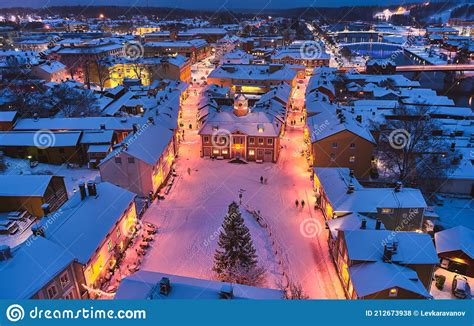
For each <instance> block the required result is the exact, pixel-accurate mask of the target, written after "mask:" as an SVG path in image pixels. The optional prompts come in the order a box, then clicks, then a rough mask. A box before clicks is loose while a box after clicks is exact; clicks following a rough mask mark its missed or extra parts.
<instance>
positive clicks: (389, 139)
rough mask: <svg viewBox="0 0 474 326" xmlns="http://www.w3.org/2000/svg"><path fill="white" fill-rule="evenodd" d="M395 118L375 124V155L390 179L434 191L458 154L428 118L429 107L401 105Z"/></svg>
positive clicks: (434, 122)
mask: <svg viewBox="0 0 474 326" xmlns="http://www.w3.org/2000/svg"><path fill="white" fill-rule="evenodd" d="M393 113H394V116H393V117H392V118H391V119H387V120H385V122H384V123H382V124H379V125H375V126H374V130H375V133H377V134H378V135H379V141H378V146H377V156H378V159H379V161H380V163H381V166H382V167H383V169H384V170H385V171H384V172H386V173H388V174H389V175H390V176H392V177H394V178H396V179H397V180H399V181H402V182H403V183H406V184H414V185H417V186H419V187H421V188H422V189H423V190H425V191H433V190H436V188H437V185H439V184H440V183H442V182H443V181H444V180H445V179H446V178H447V175H448V174H449V171H450V170H451V169H453V168H454V166H455V164H456V158H457V157H458V154H457V152H456V150H455V147H454V146H453V145H452V144H450V143H449V142H448V141H447V140H446V137H444V136H443V135H442V128H441V126H440V125H438V123H437V122H436V120H434V119H432V118H431V113H432V109H431V108H430V107H429V106H423V105H414V106H402V107H399V108H397V109H395V110H394V112H393Z"/></svg>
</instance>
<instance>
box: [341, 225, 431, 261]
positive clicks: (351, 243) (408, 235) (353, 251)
mask: <svg viewBox="0 0 474 326" xmlns="http://www.w3.org/2000/svg"><path fill="white" fill-rule="evenodd" d="M343 232H344V238H345V242H346V246H347V252H348V256H349V259H350V260H352V261H365V262H376V261H382V260H383V255H384V244H386V243H389V242H396V243H397V250H396V251H395V252H394V253H393V254H392V258H391V261H392V262H393V263H397V264H402V265H418V264H438V263H439V258H438V255H437V253H436V250H435V247H434V245H433V240H431V236H430V235H429V234H425V233H418V232H396V233H395V234H394V232H393V231H392V230H347V231H343Z"/></svg>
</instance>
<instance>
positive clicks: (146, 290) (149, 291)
mask: <svg viewBox="0 0 474 326" xmlns="http://www.w3.org/2000/svg"><path fill="white" fill-rule="evenodd" d="M163 277H167V278H168V279H169V281H170V285H171V291H170V292H169V294H168V295H162V294H160V281H161V279H162V278H163ZM223 288H228V289H230V288H231V289H232V290H233V299H236V300H238V299H255V300H279V299H282V298H283V292H282V291H280V290H275V289H266V288H258V287H254V286H248V285H242V284H234V283H233V284H230V283H227V282H220V281H212V280H204V279H198V278H191V277H184V276H178V275H171V274H165V273H160V272H151V271H139V272H136V273H135V274H133V275H132V276H128V277H126V278H124V279H123V280H122V282H121V283H120V286H119V288H118V290H117V293H116V295H115V299H133V300H140V299H142V300H143V299H153V300H166V299H168V300H174V299H199V300H206V299H209V300H217V299H219V298H220V292H221V290H222V289H223Z"/></svg>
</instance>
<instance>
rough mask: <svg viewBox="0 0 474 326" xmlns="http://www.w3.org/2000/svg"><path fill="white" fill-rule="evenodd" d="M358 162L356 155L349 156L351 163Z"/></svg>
mask: <svg viewBox="0 0 474 326" xmlns="http://www.w3.org/2000/svg"><path fill="white" fill-rule="evenodd" d="M355 160H356V157H355V156H354V155H351V156H349V162H351V163H354V162H355Z"/></svg>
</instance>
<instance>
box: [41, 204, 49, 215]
mask: <svg viewBox="0 0 474 326" xmlns="http://www.w3.org/2000/svg"><path fill="white" fill-rule="evenodd" d="M41 209H42V210H43V216H47V215H49V213H51V209H50V207H49V204H48V203H44V204H43V205H41Z"/></svg>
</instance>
